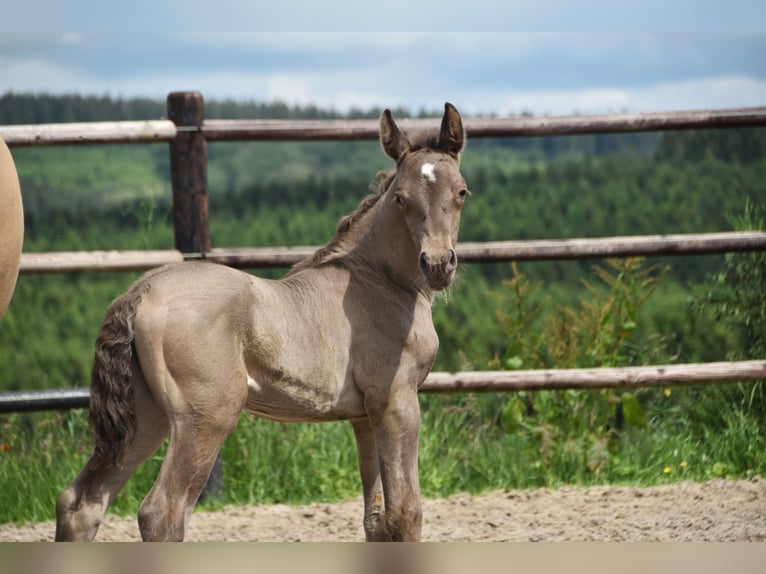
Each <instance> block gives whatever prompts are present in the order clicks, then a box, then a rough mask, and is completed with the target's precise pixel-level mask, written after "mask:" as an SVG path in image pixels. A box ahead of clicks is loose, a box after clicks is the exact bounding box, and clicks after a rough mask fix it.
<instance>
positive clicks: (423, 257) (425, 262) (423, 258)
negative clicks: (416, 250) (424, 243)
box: [419, 251, 428, 271]
mask: <svg viewBox="0 0 766 574" xmlns="http://www.w3.org/2000/svg"><path fill="white" fill-rule="evenodd" d="M419 262H420V270H421V271H425V270H426V269H427V268H428V259H427V258H426V252H425V251H422V252H421V253H420V260H419Z"/></svg>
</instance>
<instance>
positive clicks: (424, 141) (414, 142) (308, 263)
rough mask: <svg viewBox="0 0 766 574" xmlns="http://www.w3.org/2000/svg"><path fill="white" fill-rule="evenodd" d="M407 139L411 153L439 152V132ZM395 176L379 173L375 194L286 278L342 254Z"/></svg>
mask: <svg viewBox="0 0 766 574" xmlns="http://www.w3.org/2000/svg"><path fill="white" fill-rule="evenodd" d="M407 139H408V141H409V142H410V146H409V150H410V151H418V150H423V149H430V150H434V151H438V150H439V133H438V132H436V133H433V132H427V131H416V132H411V133H408V134H407ZM395 175H396V170H395V169H392V170H387V171H381V172H379V173H378V181H377V184H373V185H371V186H370V187H373V188H374V191H375V193H373V194H372V195H368V196H367V197H365V198H364V199H363V200H362V202H361V203H360V204H359V206H358V207H357V208H356V209H355V210H354V211H352V212H351V213H350V214H349V215H347V216H345V217H344V218H343V219H341V220H340V222H339V223H338V226H337V227H336V228H335V235H333V237H332V239H330V241H329V242H327V244H325V245H324V246H323V247H320V248H319V249H317V250H316V251H315V252H314V254H313V255H311V256H309V257H307V258H306V259H303V260H302V261H299V262H298V263H296V264H295V265H293V267H292V269H290V271H289V272H288V273H287V275H286V277H288V276H290V275H292V274H294V273H297V272H298V271H302V270H304V269H309V268H311V267H316V266H318V265H321V264H322V263H324V262H326V261H327V260H328V259H330V258H331V257H332V256H333V255H335V254H337V253H340V252H341V247H342V246H343V244H344V241H345V239H346V237H347V236H348V234H349V232H350V231H351V229H352V228H353V227H354V225H355V224H356V223H357V221H359V220H360V219H362V217H364V215H365V214H366V213H367V212H368V211H370V210H371V209H372V208H373V207H374V206H375V205H376V204H377V203H378V201H379V200H380V198H381V197H383V195H385V193H386V190H387V189H388V187H389V186H390V185H391V182H392V181H393V180H394V176H395Z"/></svg>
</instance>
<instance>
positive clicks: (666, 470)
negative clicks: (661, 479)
mask: <svg viewBox="0 0 766 574" xmlns="http://www.w3.org/2000/svg"><path fill="white" fill-rule="evenodd" d="M671 470H672V469H671V468H670V467H669V466H666V467H665V468H663V469H662V472H664V473H665V474H670V472H671Z"/></svg>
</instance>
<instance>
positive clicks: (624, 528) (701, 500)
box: [0, 477, 766, 542]
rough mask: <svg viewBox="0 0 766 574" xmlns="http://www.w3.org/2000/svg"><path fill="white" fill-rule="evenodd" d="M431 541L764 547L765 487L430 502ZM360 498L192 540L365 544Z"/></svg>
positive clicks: (222, 522)
mask: <svg viewBox="0 0 766 574" xmlns="http://www.w3.org/2000/svg"><path fill="white" fill-rule="evenodd" d="M423 511H424V524H423V540H424V541H430V542H458V541H462V542H501V541H515V542H537V541H547V542H557V541H575V542H587V541H600V542H613V541H615V542H682V541H696V542H709V541H719V542H724V541H741V542H744V541H763V540H766V480H764V479H763V478H760V477H755V478H753V479H751V480H748V481H726V480H721V479H718V480H712V481H709V482H705V483H693V482H681V483H678V484H672V485H666V486H655V487H649V488H629V487H622V486H597V487H590V488H581V487H572V486H567V487H563V488H559V489H555V490H554V489H533V490H512V491H494V492H490V493H487V494H482V495H478V496H473V495H469V494H457V495H454V496H451V497H449V498H446V499H442V500H424V503H423ZM361 515H362V502H361V498H359V499H354V500H350V501H346V502H343V503H340V504H322V503H320V504H311V505H304V506H288V505H283V504H276V505H267V506H245V507H234V506H230V507H226V508H224V509H223V510H219V511H215V512H202V511H199V512H195V513H194V515H193V516H192V519H191V522H190V525H189V531H188V534H187V540H189V541H211V542H212V541H264V542H266V541H268V542H297V541H312V542H344V541H361V540H363V539H364V534H363V531H362V527H361ZM53 532H54V524H53V522H43V523H30V524H25V525H11V524H2V525H0V541H3V542H12V541H28V542H41V541H49V540H52V539H53ZM97 540H99V541H112V542H118V541H132V540H139V533H138V527H137V525H136V519H135V517H126V518H120V517H117V516H112V515H109V516H107V518H106V520H105V522H104V524H103V525H102V526H101V529H100V530H99V534H98V537H97Z"/></svg>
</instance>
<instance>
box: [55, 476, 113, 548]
mask: <svg viewBox="0 0 766 574" xmlns="http://www.w3.org/2000/svg"><path fill="white" fill-rule="evenodd" d="M103 515H104V511H103V505H101V504H99V503H94V502H88V501H86V500H84V498H83V497H82V495H81V494H80V493H78V492H77V489H76V488H75V487H74V486H70V487H69V488H67V489H66V490H65V491H64V492H62V493H61V495H60V496H59V497H58V500H56V536H55V540H56V541H57V542H75V541H77V542H89V541H91V540H93V539H94V538H95V537H96V533H97V532H98V527H99V526H101V520H102V518H103Z"/></svg>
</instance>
